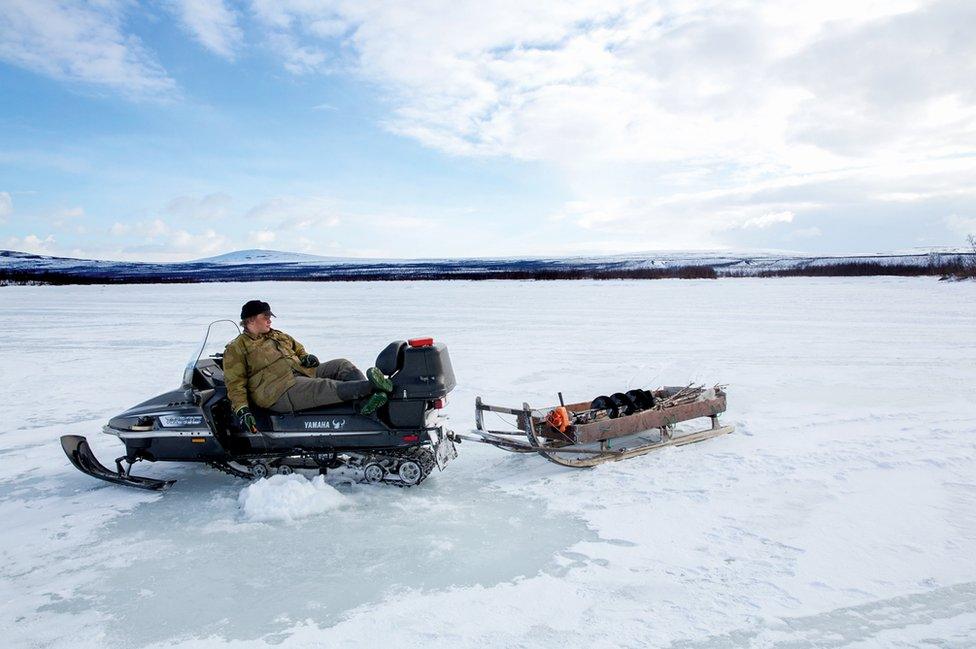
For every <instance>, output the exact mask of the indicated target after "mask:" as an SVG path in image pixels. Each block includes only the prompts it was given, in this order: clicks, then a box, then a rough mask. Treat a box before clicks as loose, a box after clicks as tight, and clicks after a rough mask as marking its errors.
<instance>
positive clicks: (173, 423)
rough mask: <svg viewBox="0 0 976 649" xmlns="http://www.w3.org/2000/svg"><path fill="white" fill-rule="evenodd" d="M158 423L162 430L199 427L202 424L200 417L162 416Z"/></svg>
mask: <svg viewBox="0 0 976 649" xmlns="http://www.w3.org/2000/svg"><path fill="white" fill-rule="evenodd" d="M159 423H160V424H162V425H163V427H164V428H181V427H184V426H199V425H200V424H202V423H203V416H202V415H162V416H161V417H160V418H159Z"/></svg>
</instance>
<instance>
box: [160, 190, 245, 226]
mask: <svg viewBox="0 0 976 649" xmlns="http://www.w3.org/2000/svg"><path fill="white" fill-rule="evenodd" d="M233 203H234V199H233V198H232V197H231V196H230V195H229V194H225V193H223V192H216V193H212V194H206V195H205V196H200V197H197V196H177V197H176V198H173V199H171V200H170V201H169V202H168V203H167V204H166V207H165V208H164V211H165V212H166V214H167V215H169V216H173V217H177V218H184V219H191V220H198V219H222V218H225V217H226V216H228V215H229V214H230V210H231V207H232V206H233Z"/></svg>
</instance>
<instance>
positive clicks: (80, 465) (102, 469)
mask: <svg viewBox="0 0 976 649" xmlns="http://www.w3.org/2000/svg"><path fill="white" fill-rule="evenodd" d="M61 448H63V449H64V453H65V455H67V456H68V459H69V460H71V463H72V464H73V465H75V468H76V469H78V470H79V471H81V472H82V473H86V474H88V475H90V476H92V477H93V478H98V479H99V480H105V481H106V482H114V483H115V484H121V485H127V486H129V487H136V488H138V489H148V490H150V491H163V490H164V489H169V488H170V487H171V486H173V483H175V482H176V480H156V479H155V478H146V477H141V476H135V475H131V474H130V473H129V472H128V471H127V470H124V469H123V468H122V460H123V459H124V458H119V459H117V460H116V461H115V464H116V466H117V467H118V468H117V470H116V471H112V470H111V469H109V468H108V467H106V466H105V465H103V464H102V463H101V462H99V461H98V458H96V457H95V454H94V453H92V450H91V447H90V446H89V445H88V440H87V439H85V438H84V437H82V436H81V435H62V436H61ZM129 468H130V469H131V468H132V465H131V464H130V465H129Z"/></svg>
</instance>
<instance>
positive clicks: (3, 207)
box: [0, 192, 14, 223]
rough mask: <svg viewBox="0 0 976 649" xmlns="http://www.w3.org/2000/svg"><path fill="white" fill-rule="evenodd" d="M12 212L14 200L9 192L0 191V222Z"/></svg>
mask: <svg viewBox="0 0 976 649" xmlns="http://www.w3.org/2000/svg"><path fill="white" fill-rule="evenodd" d="M13 213H14V201H13V199H12V198H11V197H10V193H9V192H0V223H6V221H7V217H8V216H10V215H11V214H13Z"/></svg>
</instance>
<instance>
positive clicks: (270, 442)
mask: <svg viewBox="0 0 976 649" xmlns="http://www.w3.org/2000/svg"><path fill="white" fill-rule="evenodd" d="M221 322H230V323H231V324H232V325H234V327H236V328H237V332H238V333H240V328H239V327H238V326H237V323H235V322H233V321H231V320H217V321H215V322H212V323H210V325H209V326H208V327H207V333H206V335H205V336H204V339H203V343H202V344H201V345H200V348H199V351H196V350H195V352H196V353H195V354H194V355H193V356H191V358H190V362H189V363H187V366H186V369H185V371H184V374H183V383H182V385H181V386H180V387H179V388H177V389H175V390H172V391H170V392H166V393H163V394H161V395H159V396H157V397H153V398H152V399H149V400H147V401H144V402H142V403H140V404H138V405H136V406H133V407H132V408H129V409H128V410H126V411H125V412H122V413H121V414H119V415H117V416H115V417H113V418H111V419H110V420H109V422H108V424H107V425H106V426H104V427H103V429H102V430H103V432H105V433H108V434H110V435H114V436H115V437H118V438H119V439H120V440H121V441H122V442H123V443H124V444H125V455H123V456H121V457H119V458H117V459H116V460H115V469H114V470H113V469H110V468H108V467H106V466H104V465H103V464H101V463H100V462H99V461H98V460H97V459H96V458H95V455H94V454H93V453H92V450H91V448H90V447H89V445H88V441H87V440H86V439H85V438H84V437H82V436H79V435H64V436H63V437H61V446H62V448H63V449H64V452H65V453H66V454H67V456H68V459H69V460H70V461H71V463H72V464H73V465H74V466H75V467H76V468H77V469H78V470H80V471H82V472H83V473H87V474H88V475H90V476H92V477H95V478H99V479H101V480H106V481H108V482H113V483H117V484H123V485H128V486H131V487H138V488H141V489H152V490H161V489H167V488H168V487H170V486H171V485H172V484H173V483H175V482H176V481H175V480H157V479H154V478H149V477H140V476H136V475H132V466H133V465H134V464H135V463H136V462H140V461H148V462H202V463H206V464H208V465H210V466H211V467H213V468H215V469H218V470H220V471H223V472H225V473H228V474H231V475H234V476H238V477H242V478H262V477H266V476H269V475H272V474H275V473H278V474H289V473H292V472H293V471H294V470H295V469H312V470H318V471H319V472H320V473H336V474H339V476H340V478H341V479H345V478H348V479H350V480H353V481H357V482H366V483H387V484H393V485H397V486H402V487H409V486H414V485H417V484H420V483H421V482H423V481H424V480H425V479H426V478H427V476H429V475H430V474H431V472H432V471H433V470H434V468H435V467H437V468H438V469H440V470H443V469H444V466H445V465H446V464H447V463H448V462H449V461H450V460H452V459H454V458H456V457H457V450H456V447H455V444H454V442H455V436H454V433H453V432H452V431H450V430H448V429H447V428H446V427H445V422H444V419H443V418H442V417H441V416H440V414H439V412H438V411H439V410H441V409H442V408H443V407H444V405H445V404H446V400H447V394H448V393H449V392H450V391H451V390H453V389H454V387H455V383H456V382H455V379H454V370H453V368H452V366H451V358H450V356H449V354H448V351H447V347H446V346H445V345H444V344H443V343H435V342H434V340H433V339H432V338H415V339H411V340H406V341H402V340H398V341H394V342H392V343H390V344H389V345H387V346H386V348H385V349H383V351H381V352H380V354H379V356H377V358H376V367H378V368H379V369H380V370H381V371H382V372H383V373H384V374H386V375H387V376H389V377H390V380H391V381H392V383H393V392H392V393H391V394H390V398H389V402H388V403H387V404H386V405H385V406H383V407H381V408H380V409H379V410H378V411H377V412H376V413H374V414H373V415H368V416H367V415H362V414H359V406H360V404H361V401H356V402H343V403H339V404H336V405H332V406H325V407H319V408H314V409H311V410H302V411H298V412H291V413H285V414H280V413H275V412H271V411H268V410H263V409H261V408H252V412H253V414H254V416H255V418H256V420H257V424H258V430H259V432H256V433H255V432H251V431H247V430H244V429H242V428H241V427H240V426H239V425H238V422H237V420H236V417H234V415H233V413H232V412H231V406H230V400H229V399H228V398H227V387H226V385H225V384H224V375H223V353H222V351H213V353H205V352H206V351H207V350H208V349H209V345H210V338H211V331H212V329H213V327H214V325H216V324H217V323H221ZM220 349H222V347H221V348H220Z"/></svg>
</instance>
